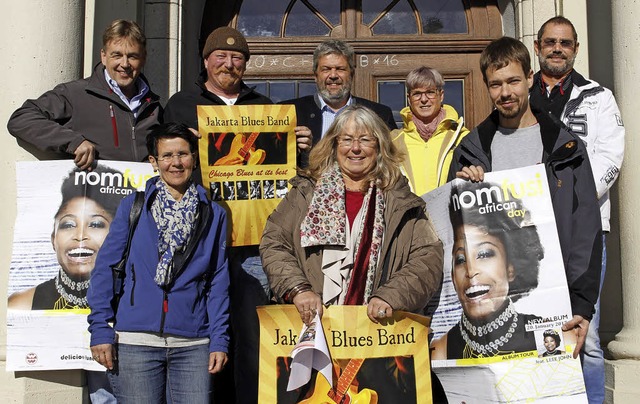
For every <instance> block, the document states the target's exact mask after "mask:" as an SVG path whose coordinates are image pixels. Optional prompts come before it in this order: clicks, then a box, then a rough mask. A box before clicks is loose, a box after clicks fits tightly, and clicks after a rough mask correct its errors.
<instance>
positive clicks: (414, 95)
mask: <svg viewBox="0 0 640 404" xmlns="http://www.w3.org/2000/svg"><path fill="white" fill-rule="evenodd" d="M439 92H440V90H427V91H412V92H411V93H409V97H411V99H412V100H414V101H419V100H421V99H422V96H423V95H426V96H427V98H428V99H430V100H433V99H435V98H436V97H437V96H438V93H439Z"/></svg>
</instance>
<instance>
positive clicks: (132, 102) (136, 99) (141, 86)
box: [104, 69, 149, 118]
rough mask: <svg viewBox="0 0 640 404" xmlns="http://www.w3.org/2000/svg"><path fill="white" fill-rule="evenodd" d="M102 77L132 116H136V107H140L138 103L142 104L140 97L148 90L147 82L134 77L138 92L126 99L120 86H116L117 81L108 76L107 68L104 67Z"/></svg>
mask: <svg viewBox="0 0 640 404" xmlns="http://www.w3.org/2000/svg"><path fill="white" fill-rule="evenodd" d="M104 79H105V80H106V81H107V84H108V85H109V88H111V89H112V90H113V92H114V93H116V94H117V95H118V97H120V99H121V100H122V102H124V103H125V105H126V106H127V107H129V109H130V110H131V112H133V116H134V117H136V118H137V117H138V109H139V108H140V105H142V99H143V98H144V96H145V95H146V94H147V92H148V91H149V86H148V85H147V83H146V82H145V81H144V80H142V79H141V78H140V77H138V78H137V79H136V86H137V87H138V94H136V95H134V96H133V97H132V98H131V99H128V98H127V96H126V95H124V93H123V92H122V90H120V86H118V83H117V82H116V81H115V80H113V79H112V78H111V77H109V73H107V69H104Z"/></svg>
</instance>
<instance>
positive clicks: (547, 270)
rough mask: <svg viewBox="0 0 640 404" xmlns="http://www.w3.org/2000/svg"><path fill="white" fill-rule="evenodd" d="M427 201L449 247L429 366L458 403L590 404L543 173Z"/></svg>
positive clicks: (452, 187)
mask: <svg viewBox="0 0 640 404" xmlns="http://www.w3.org/2000/svg"><path fill="white" fill-rule="evenodd" d="M484 178H485V179H484V181H483V182H479V183H472V182H470V181H464V180H455V181H452V182H450V183H448V184H446V185H445V186H442V187H440V188H438V189H436V190H434V191H432V192H430V193H428V194H426V195H424V196H423V198H424V199H425V200H426V201H427V210H428V211H429V216H430V218H431V219H432V221H433V223H434V226H435V227H436V230H437V232H438V235H439V236H440V238H441V240H442V242H443V245H444V281H443V289H442V293H441V295H440V299H439V302H438V305H437V310H436V311H435V313H434V314H433V319H432V323H431V327H432V329H433V333H434V335H433V339H432V341H431V358H432V366H433V368H434V371H435V372H436V374H437V375H438V377H439V379H440V381H441V382H442V384H443V386H444V389H445V391H446V392H447V396H448V399H449V401H450V402H462V401H464V402H467V403H519V402H530V401H536V402H537V401H540V402H559V403H560V402H561V403H571V402H586V396H585V394H584V383H583V379H582V371H581V367H580V360H579V359H573V357H572V352H573V350H574V348H575V334H574V333H573V332H563V331H562V330H561V326H562V324H563V323H564V322H566V321H568V320H569V319H571V318H572V313H571V305H570V300H569V291H568V287H567V280H566V276H565V270H564V265H563V259H562V253H561V250H560V243H559V240H558V233H557V230H556V225H555V217H554V213H553V207H552V204H551V198H550V194H549V187H548V182H547V177H546V174H545V168H544V166H543V165H541V164H540V165H535V166H530V167H524V168H521V169H517V170H507V171H499V172H491V173H485V176H484Z"/></svg>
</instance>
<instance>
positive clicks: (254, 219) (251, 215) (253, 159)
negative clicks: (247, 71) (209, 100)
mask: <svg viewBox="0 0 640 404" xmlns="http://www.w3.org/2000/svg"><path fill="white" fill-rule="evenodd" d="M295 126H296V117H295V107H294V106H293V105H216V106H211V105H208V106H203V105H199V106H198V131H199V132H200V134H201V136H202V138H201V139H200V147H199V152H200V171H201V175H202V182H203V186H204V187H205V189H208V190H209V196H210V199H211V200H212V201H215V202H217V203H219V204H220V205H221V206H222V207H224V208H225V209H226V210H227V213H228V214H229V218H230V222H231V224H232V229H231V231H230V233H231V245H233V246H243V245H254V244H260V238H261V236H262V230H264V226H265V224H266V222H267V217H268V216H269V215H270V214H271V212H273V210H274V209H275V208H276V206H278V203H279V202H280V201H281V200H282V198H284V196H285V195H286V194H287V192H288V191H289V185H288V181H289V179H290V178H292V177H293V176H294V175H295V174H296V136H295V132H294V130H293V129H294V128H295Z"/></svg>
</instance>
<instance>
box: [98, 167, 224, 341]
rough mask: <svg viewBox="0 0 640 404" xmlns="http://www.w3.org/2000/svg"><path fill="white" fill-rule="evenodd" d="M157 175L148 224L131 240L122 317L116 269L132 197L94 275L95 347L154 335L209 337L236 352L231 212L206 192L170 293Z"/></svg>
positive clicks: (149, 192) (148, 200)
mask: <svg viewBox="0 0 640 404" xmlns="http://www.w3.org/2000/svg"><path fill="white" fill-rule="evenodd" d="M157 180H158V178H157V177H154V178H151V179H150V180H149V181H147V185H146V190H145V198H144V205H143V209H142V212H141V215H140V220H139V222H138V225H137V227H136V230H135V232H134V235H133V239H132V241H131V250H130V253H129V259H128V261H127V265H126V277H125V281H124V294H123V295H122V298H121V300H120V304H119V307H118V310H117V315H116V316H115V322H114V325H113V327H112V326H111V325H110V324H109V323H110V322H113V321H114V312H113V309H112V307H111V301H112V299H113V296H114V286H113V276H112V269H111V267H112V266H113V265H115V264H116V263H117V262H118V261H119V260H120V259H121V258H122V253H123V250H124V248H125V246H126V242H127V236H128V232H129V212H130V211H131V207H132V205H133V201H134V194H131V195H128V196H127V197H125V198H124V199H123V200H122V202H121V204H120V206H119V207H118V211H117V212H116V217H115V219H114V220H113V222H112V223H111V227H110V229H109V234H108V235H107V237H106V239H105V241H104V243H103V245H102V247H101V248H100V251H99V253H98V257H97V259H96V265H95V268H94V270H93V271H92V273H91V281H90V285H89V290H88V292H87V299H88V302H89V306H90V308H91V314H90V315H89V317H88V321H89V332H90V333H91V346H94V345H99V344H113V343H114V341H115V331H116V330H117V331H129V332H153V333H160V334H170V335H177V336H181V337H187V338H202V337H209V340H210V342H209V351H210V352H228V347H229V333H228V328H229V325H228V323H229V270H228V263H227V255H226V252H225V248H226V237H227V217H226V212H225V211H224V209H222V208H221V207H220V206H218V205H217V204H215V203H211V202H210V201H208V200H207V198H206V191H205V190H204V188H202V187H201V186H197V187H198V197H199V200H200V204H199V206H198V219H197V220H196V224H195V226H196V229H195V233H194V236H193V237H192V239H191V241H190V243H189V245H188V246H187V248H186V249H185V250H184V251H182V252H181V253H178V252H177V253H176V255H175V256H174V268H175V270H176V272H177V275H176V276H175V277H174V280H173V282H172V283H171V284H170V285H168V287H166V289H163V288H161V287H160V286H158V285H157V284H156V283H155V281H154V276H155V273H156V267H157V264H158V260H159V255H158V228H157V225H156V223H155V221H154V220H153V216H152V214H151V210H150V207H151V204H152V203H153V199H154V198H155V196H156V194H157V188H156V181H157Z"/></svg>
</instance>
